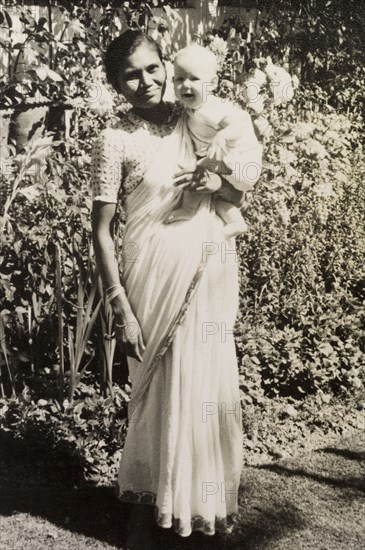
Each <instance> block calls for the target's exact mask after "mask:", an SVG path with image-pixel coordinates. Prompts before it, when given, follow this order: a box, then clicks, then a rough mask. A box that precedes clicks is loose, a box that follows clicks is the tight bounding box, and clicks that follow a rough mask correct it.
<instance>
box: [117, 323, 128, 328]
mask: <svg viewBox="0 0 365 550" xmlns="http://www.w3.org/2000/svg"><path fill="white" fill-rule="evenodd" d="M127 325H128V323H125V324H123V325H118V323H115V326H116V327H118V328H125V327H126V326H127Z"/></svg>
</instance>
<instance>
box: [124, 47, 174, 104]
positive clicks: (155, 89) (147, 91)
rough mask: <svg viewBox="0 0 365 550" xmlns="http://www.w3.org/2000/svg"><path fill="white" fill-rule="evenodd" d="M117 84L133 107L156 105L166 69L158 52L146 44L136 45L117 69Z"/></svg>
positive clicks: (159, 100) (164, 79)
mask: <svg viewBox="0 0 365 550" xmlns="http://www.w3.org/2000/svg"><path fill="white" fill-rule="evenodd" d="M118 84H119V87H120V91H121V92H122V94H123V95H124V97H125V98H126V100H127V101H129V102H130V103H131V104H132V105H133V107H138V108H140V109H150V108H151V107H154V106H156V105H158V104H159V103H160V102H161V100H162V96H163V94H164V91H165V86H166V71H165V67H164V65H163V64H162V61H161V59H160V58H159V56H158V53H157V52H156V51H155V50H154V49H153V48H152V47H150V46H148V45H147V44H141V45H140V46H138V48H137V49H136V51H135V52H134V53H132V54H131V55H130V56H129V57H128V58H127V59H126V61H125V62H124V63H123V66H122V67H121V68H120V69H119V75H118Z"/></svg>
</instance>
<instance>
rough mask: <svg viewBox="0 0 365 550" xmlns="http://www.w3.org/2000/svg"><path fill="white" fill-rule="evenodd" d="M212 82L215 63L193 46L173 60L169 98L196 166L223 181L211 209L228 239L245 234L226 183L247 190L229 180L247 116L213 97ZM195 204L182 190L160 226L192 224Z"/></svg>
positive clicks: (196, 200) (214, 81)
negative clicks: (180, 115)
mask: <svg viewBox="0 0 365 550" xmlns="http://www.w3.org/2000/svg"><path fill="white" fill-rule="evenodd" d="M217 80H218V79H217V61H216V57H215V55H214V54H213V53H212V52H210V51H209V50H207V49H206V48H203V47H202V46H198V45H193V46H188V47H186V48H184V49H182V50H180V51H179V52H178V53H177V54H176V57H175V61H174V89H175V94H176V97H177V99H178V100H179V101H180V103H181V104H182V105H183V106H184V108H185V113H186V119H187V127H188V131H189V134H190V137H191V139H192V142H193V145H194V150H195V155H196V157H197V159H198V163H197V164H198V165H200V166H202V167H203V168H204V167H205V168H207V169H209V170H211V171H213V172H215V173H217V174H219V175H224V176H225V178H224V179H223V183H222V186H221V188H220V189H219V190H218V191H216V192H215V193H214V196H215V209H216V212H217V214H218V215H219V217H220V218H221V219H222V220H223V221H224V222H225V227H224V234H225V235H226V236H227V237H233V236H237V235H239V234H241V233H243V232H244V231H246V229H247V226H246V223H245V221H244V219H243V217H242V216H241V213H240V211H239V209H238V208H237V207H236V206H234V205H233V204H232V202H233V199H232V198H231V191H232V186H231V183H232V185H233V187H235V188H236V189H239V190H241V191H244V190H246V189H247V188H251V187H252V186H250V185H248V184H246V185H245V182H242V181H240V177H239V176H238V178H237V177H236V176H237V174H233V172H234V171H236V170H237V164H238V161H239V159H240V158H241V157H240V155H239V153H240V147H242V143H243V142H242V138H243V136H244V134H245V126H247V117H248V116H249V115H248V114H247V113H245V112H244V111H242V110H241V109H240V108H238V107H236V106H234V105H233V104H232V103H229V102H227V101H225V100H222V99H220V98H218V97H216V96H214V95H213V93H212V91H213V90H214V88H215V86H216V84H217ZM225 180H228V181H229V182H230V183H228V182H227V181H225ZM236 195H237V192H236ZM201 200H202V198H201V196H200V195H199V194H198V193H195V192H194V191H188V190H185V191H184V192H183V193H182V196H181V200H180V203H179V205H178V206H177V208H175V209H174V210H173V211H172V212H171V213H170V214H169V216H168V217H167V218H166V220H165V223H173V222H177V221H181V220H187V219H190V218H192V217H193V215H194V213H195V212H196V210H197V208H198V206H199V204H200V202H201Z"/></svg>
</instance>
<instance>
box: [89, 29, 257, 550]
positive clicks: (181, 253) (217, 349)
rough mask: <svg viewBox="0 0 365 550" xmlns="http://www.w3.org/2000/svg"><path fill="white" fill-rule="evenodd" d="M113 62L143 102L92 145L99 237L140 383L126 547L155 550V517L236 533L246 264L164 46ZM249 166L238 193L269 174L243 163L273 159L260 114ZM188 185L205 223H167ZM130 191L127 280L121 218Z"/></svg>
mask: <svg viewBox="0 0 365 550" xmlns="http://www.w3.org/2000/svg"><path fill="white" fill-rule="evenodd" d="M105 65H106V72H107V77H108V79H109V81H110V82H111V84H112V85H113V86H114V87H115V89H116V90H117V91H118V92H120V93H123V94H124V95H125V97H126V98H127V100H128V101H129V102H130V103H131V104H132V109H131V110H130V111H129V112H128V113H127V114H126V115H124V116H122V117H121V119H120V121H119V122H118V124H117V125H116V127H115V128H108V129H106V130H104V131H103V132H102V133H101V135H100V137H98V138H97V140H96V141H95V144H94V148H93V162H92V189H93V212H92V222H93V240H94V248H95V255H96V260H97V264H98V266H99V268H100V272H101V277H102V281H103V285H104V288H105V290H106V294H107V296H108V297H109V299H110V303H111V307H112V310H113V314H114V318H115V336H116V338H117V340H118V341H119V342H120V343H121V344H122V346H123V348H124V350H125V352H126V354H127V355H128V365H129V374H130V379H131V383H132V393H131V401H130V405H129V428H128V434H127V438H126V442H125V447H124V450H123V455H122V459H121V464H120V471H119V475H118V483H117V491H118V497H119V498H120V499H121V500H123V501H127V502H131V503H134V504H135V506H134V507H133V510H132V516H131V520H130V528H129V535H128V540H127V547H128V548H129V549H133V550H134V549H139V548H143V549H144V550H146V549H147V548H151V547H152V546H153V545H152V539H151V536H150V532H149V531H148V529H149V528H150V526H151V524H152V521H153V517H154V518H155V521H156V522H157V524H158V525H159V526H161V527H165V528H170V527H173V528H174V530H175V531H176V532H177V533H178V534H180V535H182V536H188V535H190V534H191V532H192V530H200V531H203V532H204V533H206V534H209V535H213V534H214V533H215V532H216V531H222V530H223V531H225V530H227V529H228V528H229V527H230V525H232V522H233V520H234V516H235V514H236V511H237V493H238V486H239V480H240V472H241V463H242V428H241V420H240V400H239V388H238V370H237V361H236V354H235V346H234V340H233V334H232V330H233V325H234V322H235V317H236V313H237V308H238V277H237V268H238V264H237V258H236V254H235V242H234V239H230V240H226V239H225V238H224V236H223V231H222V230H223V222H222V220H221V219H220V218H219V217H218V216H217V215H216V214H215V211H214V200H212V191H213V190H215V189H217V186H219V183H220V178H219V176H217V175H216V174H212V173H209V172H207V171H204V172H203V171H199V170H196V169H195V168H196V167H195V165H194V162H195V156H194V154H193V153H192V149H191V143H190V142H189V140H188V138H187V133H186V131H185V129H184V128H185V127H184V119H183V117H181V116H180V115H181V112H180V110H179V108H178V107H177V106H175V105H173V104H170V103H165V102H164V101H163V99H162V98H163V93H164V89H165V81H166V73H165V69H164V66H163V63H162V60H161V54H160V52H159V49H158V46H157V45H156V44H155V43H154V42H153V41H152V40H151V39H149V38H148V37H146V35H144V34H143V33H141V32H139V31H138V32H136V31H127V32H126V33H124V35H122V36H120V37H119V38H117V39H116V40H114V41H113V42H112V44H111V46H110V47H109V48H108V51H107V55H106V58H105ZM243 157H244V158H243ZM237 162H238V165H239V167H240V170H239V175H238V177H237V178H236V181H237V185H235V184H234V185H235V186H236V187H237V188H238V191H236V193H237V195H238V197H240V196H241V191H242V190H245V189H248V188H250V187H252V186H253V184H254V182H255V179H257V177H258V172H259V170H256V172H257V175H256V176H253V177H252V178H251V181H247V176H246V177H245V178H242V177H241V176H240V174H247V170H245V169H244V167H247V165H248V164H251V165H254V166H256V168H259V167H260V163H261V149H260V146H259V144H258V142H257V140H256V137H255V134H254V132H253V128H252V125H251V123H250V122H249V123H248V127H247V152H246V153H245V154H243V156H242V157H241V158H240V159H238V161H237ZM177 172H179V175H178V176H179V177H176V173H177ZM181 184H183V186H186V185H188V186H189V188H190V189H195V190H196V192H197V193H202V196H203V200H202V202H201V205H200V207H199V208H198V210H197V212H196V214H195V216H194V217H193V219H191V220H188V221H183V222H177V223H175V224H168V225H165V224H164V223H163V220H164V219H165V218H166V215H167V213H168V212H169V211H171V208H172V206H173V204H174V203H176V202H177V201H178V200H179V198H180V194H181V192H182V185H181ZM234 191H235V190H233V192H234ZM121 198H122V199H123V202H124V208H125V214H126V225H125V230H124V244H123V250H122V265H123V273H122V276H121V278H120V274H119V270H118V262H117V261H116V258H115V252H114V245H113V238H112V231H111V227H112V224H113V219H114V217H115V212H116V205H117V203H118V201H119V200H121Z"/></svg>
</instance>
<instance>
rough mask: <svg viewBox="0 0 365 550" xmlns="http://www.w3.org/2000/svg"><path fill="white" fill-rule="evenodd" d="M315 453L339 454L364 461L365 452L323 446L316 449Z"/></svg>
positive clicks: (349, 458)
mask: <svg viewBox="0 0 365 550" xmlns="http://www.w3.org/2000/svg"><path fill="white" fill-rule="evenodd" d="M315 452H316V453H326V454H334V455H337V456H341V457H343V458H346V459H348V460H356V461H358V462H365V452H364V453H359V452H355V451H349V450H348V449H335V448H333V447H325V448H324V449H316V450H315Z"/></svg>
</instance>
